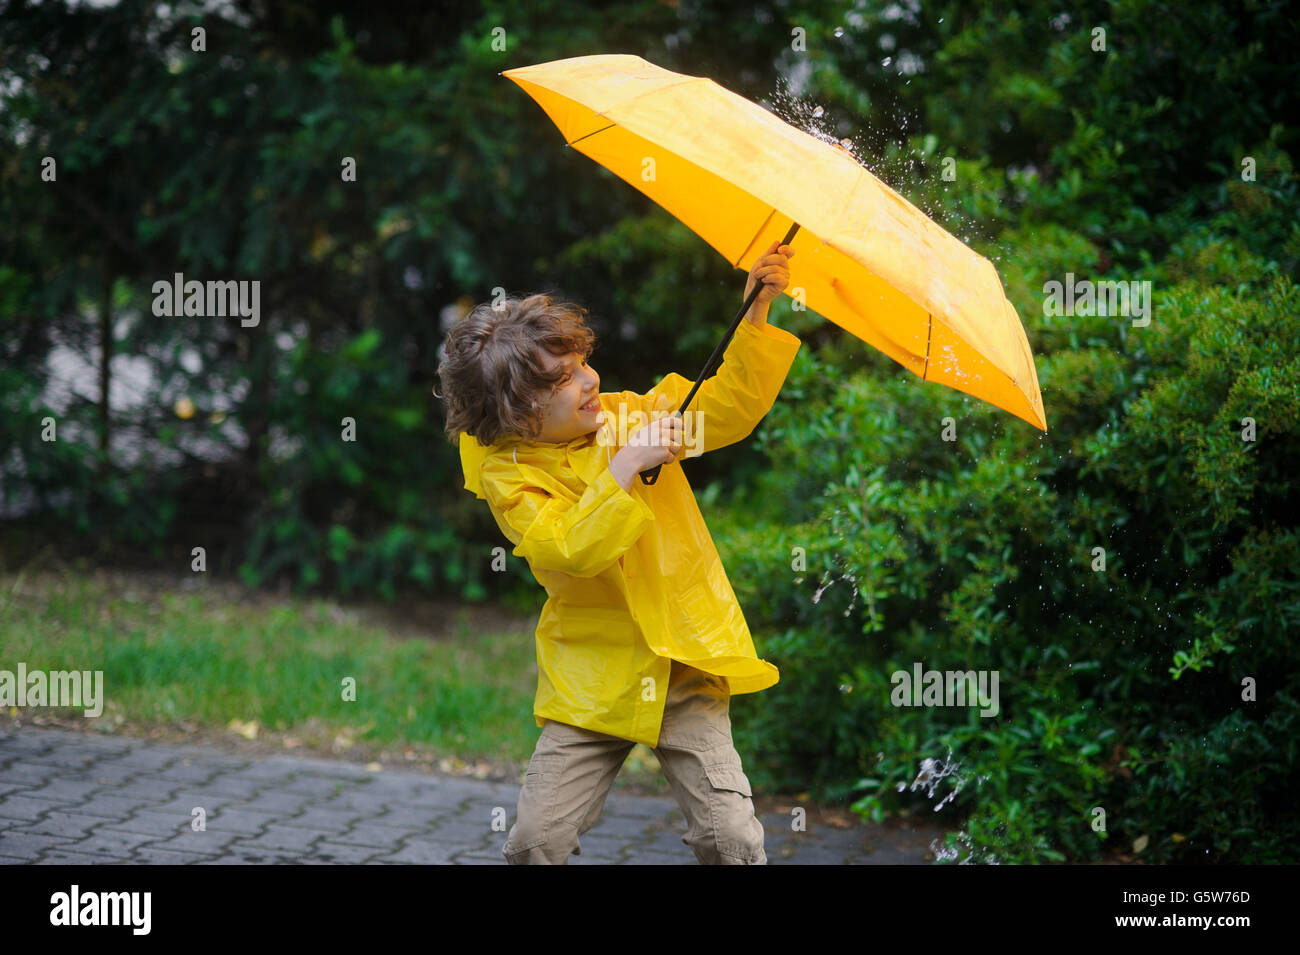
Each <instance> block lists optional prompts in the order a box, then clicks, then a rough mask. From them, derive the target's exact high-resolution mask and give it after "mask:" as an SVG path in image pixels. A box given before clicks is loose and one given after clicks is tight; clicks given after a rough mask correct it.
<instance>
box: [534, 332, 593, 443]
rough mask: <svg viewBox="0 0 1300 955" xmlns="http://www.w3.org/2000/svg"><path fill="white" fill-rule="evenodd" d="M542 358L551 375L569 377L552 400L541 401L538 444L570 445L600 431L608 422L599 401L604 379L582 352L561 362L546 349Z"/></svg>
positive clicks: (559, 385)
mask: <svg viewBox="0 0 1300 955" xmlns="http://www.w3.org/2000/svg"><path fill="white" fill-rule="evenodd" d="M540 357H541V360H542V364H543V365H544V366H545V367H546V368H547V369H548V370H549V371H563V372H564V373H565V377H564V378H562V379H561V380H560V383H559V384H558V385H556V388H555V392H554V393H553V394H552V395H551V396H550V398H549V400H548V399H547V398H546V397H545V396H542V397H540V398H539V399H538V400H539V401H541V403H542V431H541V434H540V435H538V438H537V440H538V441H546V442H554V443H555V444H566V443H568V442H569V441H572V440H573V439H574V438H578V437H581V436H582V435H584V434H590V433H591V432H592V431H595V430H596V429H597V428H599V427H600V425H601V423H602V422H603V421H604V420H605V418H604V412H603V411H601V409H600V404H599V402H598V401H597V395H599V394H600V375H598V374H596V371H595V369H594V368H592V367H591V366H590V365H588V364H587V363H586V362H585V361H583V360H582V355H581V354H580V353H578V352H572V353H570V354H568V355H565V356H564V357H563V358H557V357H556V356H555V355H552V354H551V353H550V352H548V351H546V349H544V348H543V349H542V350H541V355H540Z"/></svg>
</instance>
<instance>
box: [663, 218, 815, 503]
mask: <svg viewBox="0 0 1300 955" xmlns="http://www.w3.org/2000/svg"><path fill="white" fill-rule="evenodd" d="M798 231H799V223H797V222H795V223H792V224H791V226H790V231H789V232H787V233H786V234H785V238H784V239H782V240H781V242H780V243H779V245H778V246H777V247H778V248H780V246H782V245H789V244H790V243H791V242H792V241H794V234H795V233H796V232H798ZM762 289H763V283H762V282H755V283H754V287H753V289H751V290H750V293H749V295H747V296H746V297H745V302H744V304H743V305H741V306H740V311H738V312H737V313H736V317H735V318H733V319H732V320H731V327H730V328H728V329H727V334H726V335H724V336H722V341H720V342H718V345H717V347H716V348H714V349H713V354H712V355H710V356H709V360H708V361H707V362H705V364H704V370H703V371H701V372H700V374H699V377H697V378H696V379H695V384H694V385H692V386H691V390H690V393H689V394H688V395H687V396H686V400H685V401H683V402H682V406H681V407H680V408H678V409H677V413H678V414H680V415H685V414H686V406H687V405H689V404H690V403H691V399H692V398H694V397H695V392H697V391H699V390H700V385H701V384H703V383H704V379H705V378H708V377H709V375H711V374H713V370H714V369H715V368H716V367H717V365H718V362H719V361H720V360H721V358H722V353H723V351H724V350H726V347H727V343H728V342H729V341H731V336H732V335H734V334H736V329H737V328H739V327H740V320H741V319H742V318H744V317H745V313H746V312H748V311H749V309H750V306H752V305H753V304H754V299H756V298H758V293H759V292H760V291H762ZM661 467H663V465H662V464H656V465H655V466H654V467H652V468H646V469H645V470H644V471H642V472H641V483H642V484H654V483H655V481H657V480H659V469H660V468H661Z"/></svg>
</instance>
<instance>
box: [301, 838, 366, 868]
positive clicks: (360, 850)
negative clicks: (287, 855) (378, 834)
mask: <svg viewBox="0 0 1300 955" xmlns="http://www.w3.org/2000/svg"><path fill="white" fill-rule="evenodd" d="M384 851H385V850H383V849H376V848H375V847H374V846H353V845H348V844H346V843H343V842H326V841H324V840H322V841H320V842H318V843H316V849H315V854H314V855H311V856H306V857H304V858H303V860H302V861H303V862H326V863H330V864H333V865H340V864H348V865H357V864H359V863H362V862H365V861H366V860H367V859H369V858H371V857H372V856H374V855H375V854H377V853H383V852H384Z"/></svg>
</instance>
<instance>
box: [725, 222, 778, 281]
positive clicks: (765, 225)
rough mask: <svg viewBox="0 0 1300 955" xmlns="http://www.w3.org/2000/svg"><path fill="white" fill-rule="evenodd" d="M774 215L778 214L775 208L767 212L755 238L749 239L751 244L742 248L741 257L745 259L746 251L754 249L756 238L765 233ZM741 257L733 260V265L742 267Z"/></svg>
mask: <svg viewBox="0 0 1300 955" xmlns="http://www.w3.org/2000/svg"><path fill="white" fill-rule="evenodd" d="M774 215H776V210H775V209H773V210H772V211H771V212H769V213H768V214H767V218H766V219H764V220H763V224H762V225H761V226H759V227H758V231H757V232H755V233H754V238H753V239H750V240H749V244H748V245H746V246H745V247H744V248H743V249H741V251H740V259H743V258H744V257H745V253H746V252H748V251H749V250H750V249H752V248H753V247H754V241H755V240H756V239H757V238H758V237H759V236H760V235H762V234H763V230H764V229H766V228H767V224H768V223H769V222H771V221H772V216H774ZM740 259H736V261H735V262H732V263H731V264H732V266H733V267H735V268H740Z"/></svg>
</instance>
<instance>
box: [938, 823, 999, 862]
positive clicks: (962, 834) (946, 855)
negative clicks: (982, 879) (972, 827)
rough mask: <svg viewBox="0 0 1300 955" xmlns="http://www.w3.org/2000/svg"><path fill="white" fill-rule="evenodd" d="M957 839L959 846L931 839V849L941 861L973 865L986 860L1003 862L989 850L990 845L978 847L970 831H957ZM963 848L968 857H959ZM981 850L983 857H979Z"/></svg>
mask: <svg viewBox="0 0 1300 955" xmlns="http://www.w3.org/2000/svg"><path fill="white" fill-rule="evenodd" d="M956 840H957V842H958V845H957V846H947V845H944V844H943V843H942V842H940V840H938V839H931V840H930V851H931V852H933V853H934V857H935V858H936V859H937V860H939V861H940V862H956V863H957V864H958V865H972V864H974V863H976V862H984V863H985V864H986V865H1001V864H1002V861H1001V860H1000V859H999V858H998V857H997V856H995V855H994V854H993V853H992V852H991V851H990V850H989V847H988V846H980V847H979V848H978V849H977V848H976V847H975V844H974V843H973V842H972V841H971V837H970V835H969V833H967V832H966V831H965V830H964V829H963V830H960V831H959V832H957V834H956ZM963 849H964V850H966V853H967V854H966V858H964V859H961V858H958V857H959V856H960V855H961V853H962V850H963ZM981 852H982V853H983V854H984V858H983V859H980V858H979V854H980V853H981Z"/></svg>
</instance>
